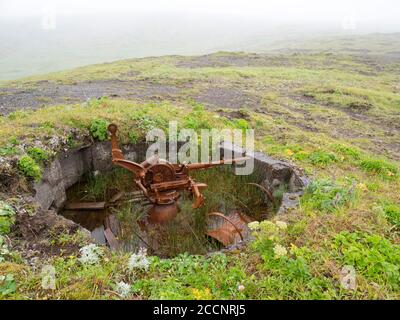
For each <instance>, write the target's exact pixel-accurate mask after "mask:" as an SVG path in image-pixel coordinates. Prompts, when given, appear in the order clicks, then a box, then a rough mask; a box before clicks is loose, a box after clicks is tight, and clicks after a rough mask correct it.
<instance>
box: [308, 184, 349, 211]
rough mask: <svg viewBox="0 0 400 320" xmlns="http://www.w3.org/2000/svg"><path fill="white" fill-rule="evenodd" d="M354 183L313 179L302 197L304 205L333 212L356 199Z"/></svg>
mask: <svg viewBox="0 0 400 320" xmlns="http://www.w3.org/2000/svg"><path fill="white" fill-rule="evenodd" d="M354 189H355V188H354V184H353V185H352V186H350V187H346V186H342V185H339V184H337V183H335V182H333V181H331V180H329V179H321V180H315V181H312V182H311V183H310V184H309V185H308V186H307V188H306V192H305V194H304V196H303V197H302V198H301V203H302V205H303V206H306V207H310V208H313V209H319V210H325V211H329V212H332V211H334V210H336V209H338V208H339V207H341V206H344V205H345V204H346V203H348V202H350V201H352V200H354V199H355V191H354Z"/></svg>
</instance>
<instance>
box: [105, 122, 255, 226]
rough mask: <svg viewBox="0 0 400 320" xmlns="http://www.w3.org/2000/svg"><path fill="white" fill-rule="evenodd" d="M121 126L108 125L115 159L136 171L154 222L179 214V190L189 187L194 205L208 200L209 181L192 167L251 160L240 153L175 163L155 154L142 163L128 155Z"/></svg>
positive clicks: (200, 168)
mask: <svg viewBox="0 0 400 320" xmlns="http://www.w3.org/2000/svg"><path fill="white" fill-rule="evenodd" d="M117 130H118V128H117V126H116V125H115V124H110V125H109V126H108V131H109V132H110V134H111V152H112V161H113V163H114V164H115V165H117V166H120V167H122V168H125V169H127V170H129V171H131V172H132V173H133V176H134V178H133V180H134V183H135V184H136V185H137V186H138V188H139V189H140V190H141V191H142V192H143V194H144V196H145V197H146V198H147V199H148V200H149V201H150V202H151V203H152V207H151V208H150V210H149V217H148V221H149V222H150V223H163V222H167V221H169V220H171V219H173V218H174V217H175V216H176V215H177V212H178V207H177V200H178V198H179V196H180V193H179V191H187V192H190V193H191V194H192V195H193V199H194V200H193V208H199V207H201V206H202V205H203V204H204V201H205V199H204V196H203V194H202V193H201V189H203V188H206V187H207V184H205V183H201V182H196V181H195V180H194V179H193V178H192V177H190V175H189V173H190V171H191V170H202V169H207V168H211V167H215V166H219V165H224V164H236V163H238V162H243V161H245V160H248V157H240V158H234V159H229V160H226V161H225V160H220V161H215V162H210V163H191V164H171V163H169V162H168V161H166V160H164V159H160V158H159V157H158V156H157V155H155V156H152V157H150V158H148V159H146V160H145V161H144V162H142V163H140V164H139V163H136V162H133V161H129V160H127V159H125V158H124V155H123V153H122V151H121V149H120V148H119V145H118V140H117Z"/></svg>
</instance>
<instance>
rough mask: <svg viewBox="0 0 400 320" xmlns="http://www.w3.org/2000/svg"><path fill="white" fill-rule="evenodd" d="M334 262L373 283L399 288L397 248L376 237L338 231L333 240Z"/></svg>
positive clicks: (398, 255) (399, 264)
mask: <svg viewBox="0 0 400 320" xmlns="http://www.w3.org/2000/svg"><path fill="white" fill-rule="evenodd" d="M334 247H335V249H336V250H337V252H338V253H337V254H338V256H337V258H338V259H339V260H340V261H341V262H342V263H344V264H346V265H351V266H353V267H354V268H356V270H357V272H360V273H361V274H362V275H364V276H365V277H367V278H368V279H370V280H372V281H375V282H377V283H381V284H382V283H385V284H389V285H390V286H391V287H392V288H394V289H397V288H399V287H400V247H399V246H398V245H395V244H392V243H391V242H390V241H389V240H387V239H385V238H383V237H382V236H380V235H377V234H368V233H365V232H348V231H342V232H341V233H339V234H337V235H336V236H335V239H334Z"/></svg>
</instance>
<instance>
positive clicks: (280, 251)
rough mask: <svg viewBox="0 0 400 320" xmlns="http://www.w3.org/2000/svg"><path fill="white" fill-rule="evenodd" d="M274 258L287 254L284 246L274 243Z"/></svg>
mask: <svg viewBox="0 0 400 320" xmlns="http://www.w3.org/2000/svg"><path fill="white" fill-rule="evenodd" d="M274 253H275V258H280V257H283V256H286V255H287V250H286V248H285V247H284V246H281V245H280V244H276V245H275V247H274Z"/></svg>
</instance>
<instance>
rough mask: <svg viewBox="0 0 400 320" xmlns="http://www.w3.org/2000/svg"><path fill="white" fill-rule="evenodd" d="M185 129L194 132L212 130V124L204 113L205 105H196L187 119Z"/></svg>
mask: <svg viewBox="0 0 400 320" xmlns="http://www.w3.org/2000/svg"><path fill="white" fill-rule="evenodd" d="M184 127H185V128H189V129H194V130H200V129H211V124H210V122H209V119H208V117H207V115H206V113H205V112H204V106H203V105H201V104H195V105H194V107H193V110H192V112H190V113H189V114H188V115H187V116H186V117H185V122H184Z"/></svg>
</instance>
